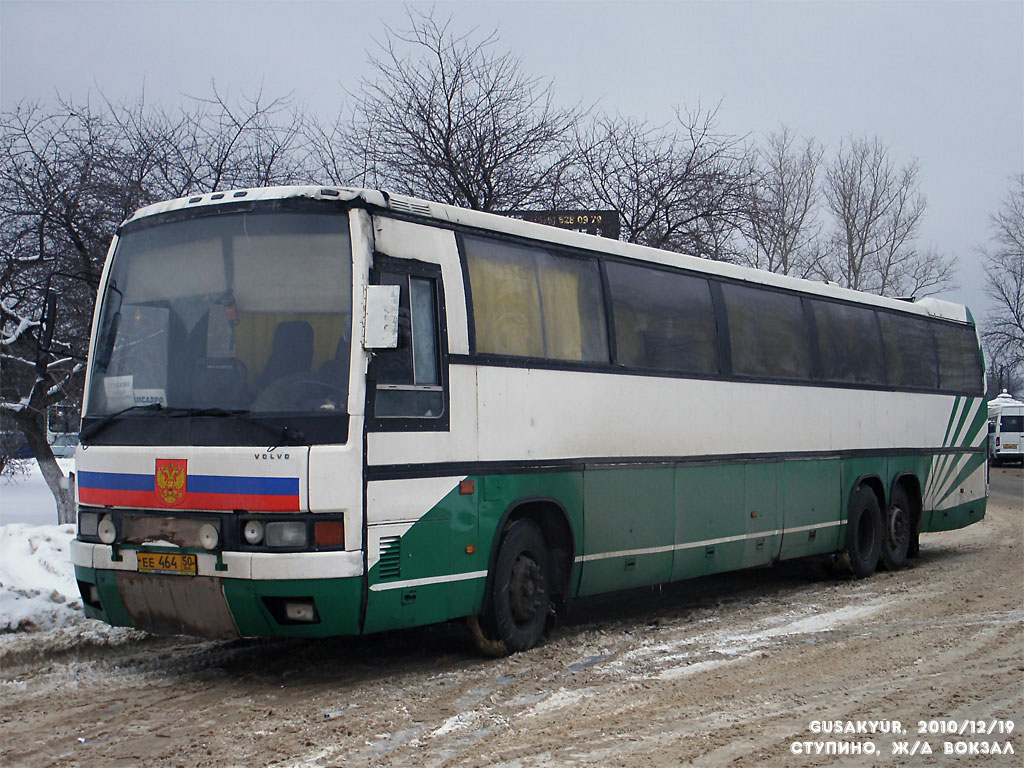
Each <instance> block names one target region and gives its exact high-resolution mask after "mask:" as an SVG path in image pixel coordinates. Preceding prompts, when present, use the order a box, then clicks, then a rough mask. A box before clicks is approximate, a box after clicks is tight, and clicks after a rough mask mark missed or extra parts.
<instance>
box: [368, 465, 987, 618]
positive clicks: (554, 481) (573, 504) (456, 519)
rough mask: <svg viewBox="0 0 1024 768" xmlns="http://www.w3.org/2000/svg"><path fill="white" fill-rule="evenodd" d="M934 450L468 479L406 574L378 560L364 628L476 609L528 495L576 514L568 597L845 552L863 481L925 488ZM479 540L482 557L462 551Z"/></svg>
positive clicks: (439, 512)
mask: <svg viewBox="0 0 1024 768" xmlns="http://www.w3.org/2000/svg"><path fill="white" fill-rule="evenodd" d="M933 458H938V457H935V456H933V455H931V454H921V455H915V456H893V457H885V456H881V457H864V458H853V459H838V458H836V459H814V460H786V461H774V462H772V461H768V462H746V463H734V464H717V465H716V464H711V465H698V466H693V465H684V466H675V467H673V466H668V467H655V468H651V467H644V468H629V467H619V468H609V467H601V468H588V469H586V470H585V471H575V472H542V471H537V472H524V473H519V474H506V475H486V476H485V475H477V476H471V477H468V478H467V480H469V481H472V482H473V484H474V488H475V492H474V494H472V495H461V494H460V493H459V489H458V487H456V488H453V489H452V491H451V492H450V493H449V494H448V495H447V496H445V498H444V499H442V501H441V502H440V503H439V504H438V505H436V506H435V507H434V508H432V509H430V510H429V511H427V513H426V514H425V515H424V516H423V517H422V518H421V519H420V520H419V521H418V522H416V523H414V524H413V525H412V526H411V527H410V528H409V529H408V531H407V532H406V533H405V534H404V535H403V536H402V537H401V564H402V565H401V571H400V573H397V574H393V575H392V576H391V577H390V578H383V577H382V576H381V564H380V563H376V564H375V565H374V566H373V567H372V568H371V569H370V573H369V575H368V583H369V591H368V596H367V620H366V625H365V627H364V631H367V632H370V631H377V630H383V629H389V628H394V627H402V626H413V625H417V624H426V623H431V622H435V621H442V620H445V619H448V618H455V617H458V616H461V615H466V614H469V613H473V612H476V611H479V610H480V609H481V608H482V605H483V597H484V589H485V586H486V583H487V580H486V575H487V568H488V563H489V561H490V556H491V548H492V545H493V543H494V540H495V538H496V531H497V526H498V524H499V523H500V521H501V520H502V517H503V515H504V513H505V511H506V510H507V509H508V508H509V507H510V506H512V505H513V504H516V503H517V502H520V501H522V500H524V499H525V500H532V501H531V503H536V500H537V499H551V500H553V501H555V502H557V503H558V505H559V506H561V507H563V508H564V509H565V510H566V512H567V513H568V516H569V519H570V522H571V525H572V528H573V535H574V540H575V543H576V546H575V550H576V551H575V552H574V553H573V563H572V566H571V567H572V578H571V587H570V596H580V595H589V594H597V593H600V592H605V591H610V590H616V589H625V588H630V587H635V586H642V585H646V584H657V583H661V582H664V581H675V580H679V579H686V578H692V577H695V576H701V575H705V574H710V573H718V572H722V571H729V570H736V569H740V568H746V567H751V566H756V565H761V564H765V563H768V562H771V561H772V560H774V559H778V558H783V559H790V558H796V557H802V556H806V555H811V554H823V553H828V552H834V551H837V550H838V549H840V548H841V547H842V546H843V543H844V538H845V517H846V505H847V502H848V499H849V498H850V494H851V492H852V489H853V486H854V485H855V484H856V483H857V482H858V481H859V480H860V479H861V478H863V477H864V476H869V475H875V476H878V478H879V479H880V480H881V481H882V483H883V484H884V488H885V492H886V494H888V493H889V490H890V489H891V487H892V483H893V482H894V480H895V478H897V477H898V476H900V475H902V474H905V473H908V472H909V473H911V474H913V475H915V476H916V477H917V478H918V479H919V481H920V482H921V483H922V486H923V484H924V483H925V481H926V480H927V474H928V468H929V466H930V464H931V463H932V459H933ZM972 461H973V457H972ZM979 506H980V508H981V509H982V510H983V508H984V504H983V502H982V503H981V504H980V505H977V504H976V505H975V508H976V509H977V508H978V507H979ZM584 507H585V508H586V521H585V523H584V520H583V509H584ZM927 512H928V510H926V513H927ZM474 521H476V525H475V526H474V525H473V523H474ZM925 522H926V523H927V522H928V518H927V517H926V518H925ZM467 534H468V535H467ZM470 540H472V541H473V542H475V545H476V552H475V553H474V554H473V555H467V554H466V552H465V544H466V542H467V541H470Z"/></svg>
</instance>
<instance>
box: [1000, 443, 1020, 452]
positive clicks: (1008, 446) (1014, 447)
mask: <svg viewBox="0 0 1024 768" xmlns="http://www.w3.org/2000/svg"><path fill="white" fill-rule="evenodd" d="M1003 448H1006V449H1007V450H1009V451H1016V450H1017V444H1016V443H1007V444H1006V445H1004V446H1003Z"/></svg>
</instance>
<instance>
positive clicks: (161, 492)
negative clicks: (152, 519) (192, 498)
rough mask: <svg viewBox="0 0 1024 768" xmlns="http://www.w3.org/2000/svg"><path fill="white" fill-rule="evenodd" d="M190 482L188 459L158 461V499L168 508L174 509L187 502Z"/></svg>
mask: <svg viewBox="0 0 1024 768" xmlns="http://www.w3.org/2000/svg"><path fill="white" fill-rule="evenodd" d="M187 482H188V461H187V460H186V459H157V460H156V489H155V490H156V498H157V501H158V502H159V503H160V504H162V505H163V506H166V507H174V506H177V505H178V504H181V502H183V501H184V500H185V492H186V490H187Z"/></svg>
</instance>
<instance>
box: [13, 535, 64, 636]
mask: <svg viewBox="0 0 1024 768" xmlns="http://www.w3.org/2000/svg"><path fill="white" fill-rule="evenodd" d="M74 536H75V526H73V525H27V524H25V523H10V524H8V525H0V632H9V631H11V630H16V629H28V628H49V627H58V626H64V625H67V624H69V623H71V622H73V621H75V620H76V619H78V618H79V617H81V616H82V604H81V601H80V599H79V594H78V585H77V583H76V582H75V570H74V566H73V565H72V564H71V539H73V538H74Z"/></svg>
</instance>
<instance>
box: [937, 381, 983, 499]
mask: <svg viewBox="0 0 1024 768" xmlns="http://www.w3.org/2000/svg"><path fill="white" fill-rule="evenodd" d="M982 406H983V403H982V401H981V398H966V399H965V400H964V408H963V411H962V412H961V414H960V419H959V422H958V423H957V427H956V430H955V431H954V432H953V434H952V437H951V438H950V435H949V434H948V432H947V436H946V439H945V440H944V441H943V446H944V447H959V448H966V447H971V446H972V445H973V443H974V440H975V438H976V437H977V433H978V430H979V429H981V428H982V427H983V426H984V424H985V423H986V422H987V418H986V414H985V412H984V408H983V407H982ZM975 407H976V408H977V409H976V410H975V411H974V420H973V421H972V422H971V424H970V426H969V427H968V428H967V431H966V433H962V432H961V430H962V429H963V426H964V423H965V422H966V420H967V416H968V414H969V413H970V412H971V410H972V408H975ZM955 412H956V406H955V405H954V406H953V413H955ZM952 416H953V414H951V415H950V419H952ZM959 460H960V455H957V454H953V455H946V456H943V457H941V458H939V459H937V460H936V462H935V464H936V470H935V472H934V478H933V481H934V485H933V487H932V488H931V489H930V490H931V491H932V492H933V493H934V494H936V495H938V494H941V493H943V491H944V489H947V488H948V486H947V483H948V481H949V480H950V477H951V476H952V474H953V472H954V470H955V468H956V466H957V464H958V463H959Z"/></svg>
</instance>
